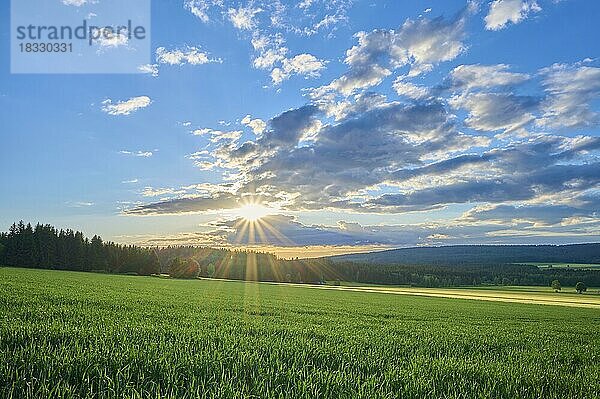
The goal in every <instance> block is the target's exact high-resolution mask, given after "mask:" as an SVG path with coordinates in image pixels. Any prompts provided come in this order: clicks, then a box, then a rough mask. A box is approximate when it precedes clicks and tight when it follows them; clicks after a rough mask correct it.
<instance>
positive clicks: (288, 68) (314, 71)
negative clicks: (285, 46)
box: [271, 54, 325, 85]
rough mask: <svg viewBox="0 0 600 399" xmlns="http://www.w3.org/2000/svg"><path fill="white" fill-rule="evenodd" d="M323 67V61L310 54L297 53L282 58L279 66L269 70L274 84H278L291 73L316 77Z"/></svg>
mask: <svg viewBox="0 0 600 399" xmlns="http://www.w3.org/2000/svg"><path fill="white" fill-rule="evenodd" d="M323 68H325V61H323V60H320V59H318V58H317V57H315V56H314V55H312V54H298V55H296V56H294V57H292V58H285V59H283V61H282V65H281V68H274V69H273V70H272V71H271V79H272V80H273V83H274V84H276V85H278V84H280V83H281V82H282V81H284V80H286V79H289V78H290V76H292V75H304V76H306V77H318V76H320V71H321V70H322V69H323Z"/></svg>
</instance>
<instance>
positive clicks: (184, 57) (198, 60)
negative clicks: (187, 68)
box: [156, 46, 221, 65]
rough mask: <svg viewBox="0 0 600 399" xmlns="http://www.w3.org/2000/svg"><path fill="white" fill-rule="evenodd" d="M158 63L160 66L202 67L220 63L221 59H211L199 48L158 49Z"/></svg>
mask: <svg viewBox="0 0 600 399" xmlns="http://www.w3.org/2000/svg"><path fill="white" fill-rule="evenodd" d="M156 61H157V62H158V63H159V64H168V65H183V64H190V65H202V64H208V63H211V62H217V63H220V62H221V59H218V58H216V59H215V58H209V54H208V53H206V52H204V51H200V49H199V48H197V47H189V46H188V47H186V48H185V49H183V50H182V49H175V50H171V51H169V50H167V49H166V48H164V47H158V48H157V49H156Z"/></svg>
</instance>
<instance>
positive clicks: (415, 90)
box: [393, 77, 431, 100]
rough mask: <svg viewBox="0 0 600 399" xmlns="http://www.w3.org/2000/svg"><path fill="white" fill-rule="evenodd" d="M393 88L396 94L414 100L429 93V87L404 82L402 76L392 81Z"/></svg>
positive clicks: (427, 95)
mask: <svg viewBox="0 0 600 399" xmlns="http://www.w3.org/2000/svg"><path fill="white" fill-rule="evenodd" d="M393 88H394V90H396V93H398V95H400V96H405V97H408V98H412V99H414V100H421V99H424V98H427V97H429V96H430V95H431V93H430V90H429V88H427V87H425V86H419V85H415V84H413V83H410V82H406V81H405V80H404V79H403V78H402V77H399V78H398V79H396V80H395V81H394V84H393Z"/></svg>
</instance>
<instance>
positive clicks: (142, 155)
mask: <svg viewBox="0 0 600 399" xmlns="http://www.w3.org/2000/svg"><path fill="white" fill-rule="evenodd" d="M119 154H123V155H131V156H134V157H140V158H150V157H151V156H152V155H154V153H153V152H152V151H128V150H121V151H119Z"/></svg>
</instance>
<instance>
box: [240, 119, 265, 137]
mask: <svg viewBox="0 0 600 399" xmlns="http://www.w3.org/2000/svg"><path fill="white" fill-rule="evenodd" d="M242 125H244V126H248V127H249V128H250V129H252V131H253V132H254V134H256V135H260V134H262V133H263V132H264V131H265V129H266V128H267V124H266V122H265V121H263V120H262V119H252V117H251V116H250V115H246V116H245V117H244V119H242Z"/></svg>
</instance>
